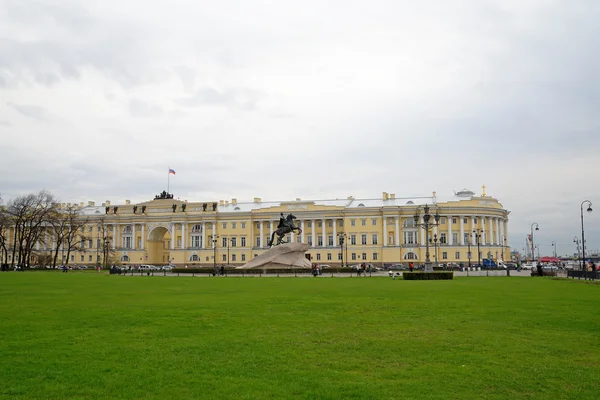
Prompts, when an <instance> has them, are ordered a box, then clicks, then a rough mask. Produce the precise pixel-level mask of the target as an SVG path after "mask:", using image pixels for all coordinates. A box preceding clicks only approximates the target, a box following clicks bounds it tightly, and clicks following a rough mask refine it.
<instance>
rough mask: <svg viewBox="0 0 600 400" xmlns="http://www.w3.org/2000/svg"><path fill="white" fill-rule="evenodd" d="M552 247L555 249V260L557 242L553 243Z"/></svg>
mask: <svg viewBox="0 0 600 400" xmlns="http://www.w3.org/2000/svg"><path fill="white" fill-rule="evenodd" d="M552 247H553V248H554V258H556V242H555V241H552Z"/></svg>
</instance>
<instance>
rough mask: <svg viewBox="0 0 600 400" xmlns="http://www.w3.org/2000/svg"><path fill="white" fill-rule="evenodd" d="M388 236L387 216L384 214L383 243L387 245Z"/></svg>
mask: <svg viewBox="0 0 600 400" xmlns="http://www.w3.org/2000/svg"><path fill="white" fill-rule="evenodd" d="M387 240H388V237H387V218H386V217H385V215H384V216H383V245H384V246H387V245H388V242H387Z"/></svg>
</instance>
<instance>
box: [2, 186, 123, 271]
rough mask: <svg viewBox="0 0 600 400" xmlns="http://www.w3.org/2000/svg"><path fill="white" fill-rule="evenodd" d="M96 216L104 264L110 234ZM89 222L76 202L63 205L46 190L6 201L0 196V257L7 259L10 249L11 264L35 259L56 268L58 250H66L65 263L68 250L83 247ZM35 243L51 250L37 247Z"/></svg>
mask: <svg viewBox="0 0 600 400" xmlns="http://www.w3.org/2000/svg"><path fill="white" fill-rule="evenodd" d="M100 220H102V218H100V219H99V220H98V221H95V222H97V223H98V224H99V225H98V226H99V227H100V228H99V230H101V231H100V232H99V233H100V235H99V236H101V239H100V242H101V243H100V246H101V247H100V248H99V250H100V249H101V250H102V256H103V264H107V263H108V262H110V261H109V260H110V256H111V254H112V253H111V251H112V250H111V249H110V245H109V244H110V241H111V240H112V238H111V237H110V236H107V234H108V230H107V229H106V227H105V224H104V221H103V220H102V221H100ZM89 223H90V220H89V218H86V217H85V216H84V215H82V214H81V213H80V209H79V208H78V207H77V205H76V204H73V205H66V206H63V205H61V204H60V203H59V202H58V201H57V199H56V197H55V196H54V195H53V194H52V193H50V192H48V191H46V190H41V191H40V192H39V193H31V194H27V195H24V196H18V197H15V198H13V199H11V200H10V201H9V202H8V203H7V204H6V205H4V203H3V200H2V197H1V196H0V259H1V260H2V263H3V264H5V263H7V260H8V259H9V257H8V255H9V253H11V254H12V259H11V267H14V266H15V265H18V266H31V265H32V262H33V261H36V262H37V263H38V264H42V265H51V266H52V268H56V266H57V265H58V263H59V254H61V253H62V254H63V256H64V255H65V253H66V261H65V265H68V262H69V259H70V254H71V252H76V251H82V250H84V248H85V242H86V241H87V240H89V239H90V238H91V235H89V236H88V235H86V231H85V227H86V225H87V224H89ZM9 235H10V237H9ZM38 246H39V247H41V248H44V249H51V252H50V253H48V251H38V250H37V247H38ZM62 261H63V260H62V259H61V260H60V262H61V263H62Z"/></svg>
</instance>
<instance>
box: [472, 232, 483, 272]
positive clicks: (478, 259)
mask: <svg viewBox="0 0 600 400" xmlns="http://www.w3.org/2000/svg"><path fill="white" fill-rule="evenodd" d="M473 233H474V234H475V240H476V241H477V265H478V266H479V268H481V240H480V239H481V234H482V233H483V229H481V228H477V229H473Z"/></svg>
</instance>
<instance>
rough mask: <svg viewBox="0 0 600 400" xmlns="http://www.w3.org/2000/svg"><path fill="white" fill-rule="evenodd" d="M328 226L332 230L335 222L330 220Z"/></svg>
mask: <svg viewBox="0 0 600 400" xmlns="http://www.w3.org/2000/svg"><path fill="white" fill-rule="evenodd" d="M327 226H328V227H330V228H331V227H332V226H333V220H331V219H330V220H329V221H327Z"/></svg>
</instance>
